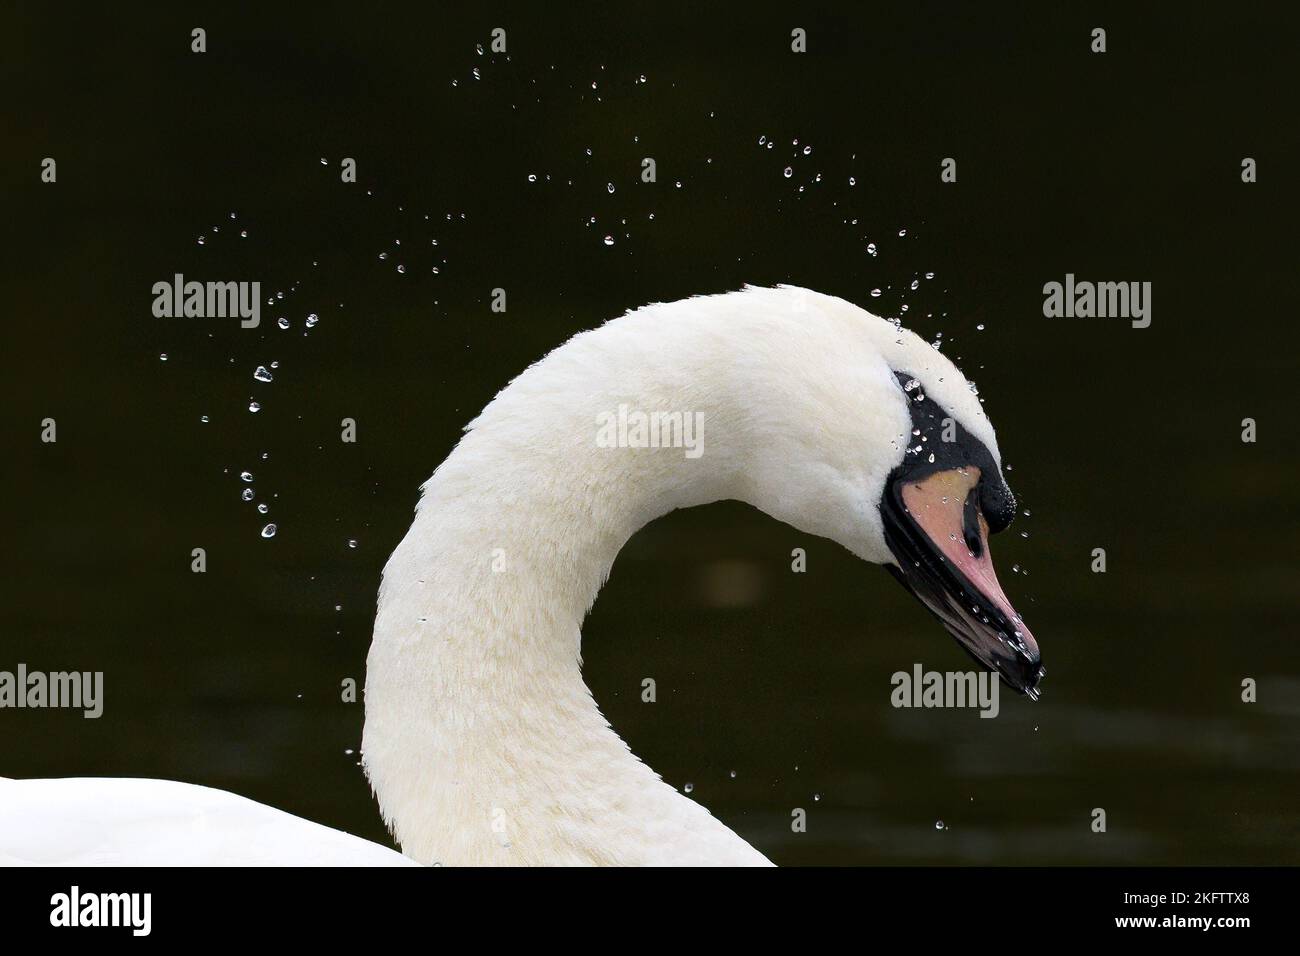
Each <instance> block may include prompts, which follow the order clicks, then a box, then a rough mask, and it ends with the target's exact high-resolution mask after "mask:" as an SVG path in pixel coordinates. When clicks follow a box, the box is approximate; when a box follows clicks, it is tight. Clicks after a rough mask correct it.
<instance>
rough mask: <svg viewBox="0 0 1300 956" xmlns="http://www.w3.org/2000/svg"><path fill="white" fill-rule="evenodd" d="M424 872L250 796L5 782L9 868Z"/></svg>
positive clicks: (181, 787) (158, 783) (0, 803)
mask: <svg viewBox="0 0 1300 956" xmlns="http://www.w3.org/2000/svg"><path fill="white" fill-rule="evenodd" d="M284 864H294V865H297V866H416V865H417V864H416V863H415V861H414V860H411V859H410V858H409V857H405V856H402V854H400V853H397V852H395V851H394V850H390V849H388V848H387V847H383V846H380V845H379V844H378V843H372V842H370V841H369V840H362V839H361V838H360V837H354V836H351V835H350V834H347V833H343V832H341V831H339V830H334V829H331V828H330V827H326V826H321V825H320V824H319V823H312V822H310V821H308V820H304V819H302V818H301V817H296V816H294V815H293V814H291V813H285V812H284V811H283V810H276V809H274V808H272V807H268V806H264V805H263V804H260V803H256V802H254V801H252V800H248V799H245V798H244V797H240V796H236V795H235V794H233V793H227V792H226V791H224V790H214V789H212V788H210V787H200V786H196V785H194V784H189V783H176V782H175V781H172V780H143V779H131V778H112V777H110V778H102V777H81V778H65V779H58V780H4V779H0V865H3V866H264V865H284Z"/></svg>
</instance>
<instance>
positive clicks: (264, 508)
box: [257, 501, 271, 514]
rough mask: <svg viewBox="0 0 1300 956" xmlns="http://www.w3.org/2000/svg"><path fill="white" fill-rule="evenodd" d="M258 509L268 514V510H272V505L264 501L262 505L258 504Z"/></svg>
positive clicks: (261, 512)
mask: <svg viewBox="0 0 1300 956" xmlns="http://www.w3.org/2000/svg"><path fill="white" fill-rule="evenodd" d="M257 510H258V512H259V513H260V514H266V513H267V512H268V511H270V510H271V506H270V505H268V504H267V503H266V502H265V501H263V502H262V503H261V504H260V505H258V506H257Z"/></svg>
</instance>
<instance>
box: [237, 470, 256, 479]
mask: <svg viewBox="0 0 1300 956" xmlns="http://www.w3.org/2000/svg"><path fill="white" fill-rule="evenodd" d="M239 477H240V479H241V480H242V481H252V480H253V473H252V472H251V471H241V472H240V473H239Z"/></svg>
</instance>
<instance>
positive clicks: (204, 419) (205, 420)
mask: <svg viewBox="0 0 1300 956" xmlns="http://www.w3.org/2000/svg"><path fill="white" fill-rule="evenodd" d="M199 421H201V422H204V423H206V422H207V421H208V416H207V415H200V416H199Z"/></svg>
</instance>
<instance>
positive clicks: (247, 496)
mask: <svg viewBox="0 0 1300 956" xmlns="http://www.w3.org/2000/svg"><path fill="white" fill-rule="evenodd" d="M256 494H257V492H256V491H254V490H253V489H252V488H245V489H244V490H243V491H241V492H240V493H239V497H241V498H243V499H244V500H245V501H252V500H253V496H254V495H256Z"/></svg>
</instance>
